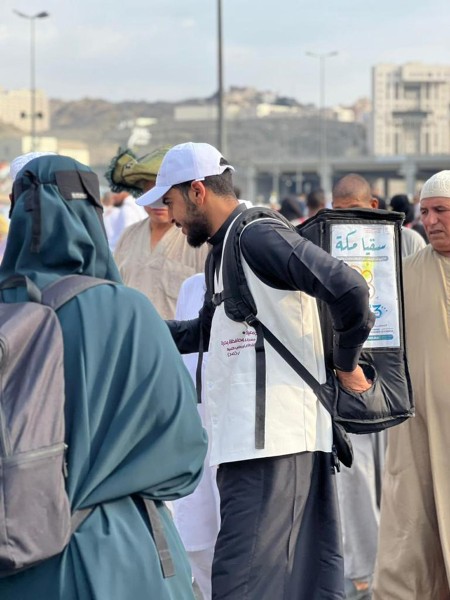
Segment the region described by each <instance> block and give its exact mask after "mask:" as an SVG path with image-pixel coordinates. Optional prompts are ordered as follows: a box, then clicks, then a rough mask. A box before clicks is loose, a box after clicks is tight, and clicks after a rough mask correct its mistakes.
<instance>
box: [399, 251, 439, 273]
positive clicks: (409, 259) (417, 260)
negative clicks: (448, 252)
mask: <svg viewBox="0 0 450 600" xmlns="http://www.w3.org/2000/svg"><path fill="white" fill-rule="evenodd" d="M431 253H432V248H431V246H430V245H429V244H428V245H425V246H424V247H423V248H421V249H420V250H418V251H417V252H414V254H410V255H409V256H406V257H405V258H404V259H403V261H402V263H403V272H404V273H407V272H408V271H411V270H417V269H418V268H420V267H421V266H422V265H424V264H425V263H426V262H427V260H429V258H430V255H431Z"/></svg>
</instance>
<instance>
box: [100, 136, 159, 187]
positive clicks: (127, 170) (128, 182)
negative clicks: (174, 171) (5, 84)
mask: <svg viewBox="0 0 450 600" xmlns="http://www.w3.org/2000/svg"><path fill="white" fill-rule="evenodd" d="M169 149H170V146H164V147H163V148H157V149H156V150H154V151H153V152H150V153H149V154H146V155H145V156H142V157H141V158H137V156H136V155H135V154H134V153H133V151H132V150H130V149H129V148H126V149H124V150H123V149H121V148H119V151H118V153H117V154H116V156H114V158H113V159H112V160H111V163H110V165H109V167H108V170H107V171H106V173H105V177H106V179H107V180H108V181H109V185H110V188H111V191H113V192H128V193H129V194H132V195H133V196H134V197H135V198H137V197H139V196H140V195H141V194H142V193H143V191H144V188H143V182H146V181H147V182H148V181H151V182H155V181H156V176H157V174H158V171H159V167H160V166H161V162H162V159H163V158H164V156H165V154H166V152H167V150H169Z"/></svg>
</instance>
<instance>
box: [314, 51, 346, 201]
mask: <svg viewBox="0 0 450 600" xmlns="http://www.w3.org/2000/svg"><path fill="white" fill-rule="evenodd" d="M337 54H338V52H337V51H336V50H334V51H333V52H323V53H317V52H306V55H307V56H312V57H313V58H318V59H319V115H320V167H319V170H320V173H319V175H320V186H321V187H322V189H323V190H324V191H325V193H327V194H328V193H329V192H330V191H331V190H329V189H328V188H329V183H328V180H329V177H328V149H327V119H326V114H325V61H326V59H327V58H331V57H332V56H337Z"/></svg>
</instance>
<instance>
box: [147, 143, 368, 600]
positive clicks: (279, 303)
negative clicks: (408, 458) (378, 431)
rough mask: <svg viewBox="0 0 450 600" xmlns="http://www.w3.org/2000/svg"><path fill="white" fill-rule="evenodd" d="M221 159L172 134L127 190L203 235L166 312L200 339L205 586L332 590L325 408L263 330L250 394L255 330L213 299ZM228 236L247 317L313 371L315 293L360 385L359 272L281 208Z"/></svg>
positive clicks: (251, 591)
mask: <svg viewBox="0 0 450 600" xmlns="http://www.w3.org/2000/svg"><path fill="white" fill-rule="evenodd" d="M232 171H234V169H233V167H232V166H231V165H229V164H228V162H227V161H226V160H225V159H224V157H223V156H222V155H221V154H220V152H219V151H218V150H216V148H214V147H212V146H210V145H209V144H194V143H187V144H180V145H179V146H175V147H174V148H172V149H171V150H169V151H168V152H167V154H166V155H165V157H164V159H163V161H162V164H161V167H160V169H159V172H158V176H157V179H156V185H155V187H154V188H153V189H152V190H150V191H149V192H147V193H146V194H144V195H143V196H141V197H140V198H139V199H138V202H139V203H140V204H144V205H149V204H152V205H153V206H154V205H155V203H156V202H162V203H163V204H164V205H166V206H167V207H168V208H169V214H170V216H171V217H172V218H173V219H174V221H175V222H176V224H177V225H178V226H179V227H181V228H182V231H183V232H184V233H185V234H186V236H187V240H188V242H189V243H190V244H191V245H192V246H198V245H200V244H202V243H204V242H205V241H208V242H209V243H210V244H211V246H212V250H211V252H210V254H209V256H208V259H207V264H206V267H205V270H206V273H207V282H208V288H207V293H206V297H205V298H206V300H205V303H204V305H203V307H202V310H201V311H200V315H199V318H197V319H194V320H191V321H169V322H168V325H169V327H170V329H171V332H172V336H173V337H174V340H175V342H176V343H177V346H178V348H179V350H180V351H181V352H182V353H188V352H195V351H198V350H199V349H200V345H201V344H203V345H202V349H203V350H208V352H209V354H208V363H207V365H206V368H205V378H204V379H205V380H204V382H203V390H204V396H205V409H206V410H205V412H206V415H207V427H208V431H209V434H210V444H211V445H210V450H211V464H212V465H219V469H218V475H217V483H218V487H219V492H220V501H221V528H220V532H219V536H218V539H217V543H216V547H215V555H214V563H213V573H212V598H213V600H225V599H227V600H256V599H257V600H266V599H267V600H274V599H276V600H293V599H294V598H295V599H297V598H298V599H304V600H307V599H308V600H309V599H312V598H314V600H341V599H343V598H344V581H343V565H342V551H341V539H340V529H339V516H338V506H337V498H336V488H335V481H334V476H333V468H332V462H331V460H332V455H331V449H332V431H331V420H330V416H329V414H328V413H327V412H326V411H325V409H324V408H323V407H322V406H321V405H320V403H319V402H318V401H317V398H316V397H315V395H314V393H313V392H312V390H311V389H310V388H308V386H307V385H306V384H305V383H304V382H303V380H301V378H300V377H299V376H298V375H297V374H296V373H295V372H294V371H293V370H291V369H290V368H289V367H288V366H287V364H286V363H285V362H284V361H283V359H282V358H281V357H280V356H279V355H278V354H277V353H276V352H275V351H273V350H272V349H271V348H270V347H269V345H268V344H266V386H265V387H266V393H265V398H263V410H262V411H261V410H260V409H261V406H260V404H258V399H259V396H258V399H255V388H256V357H255V355H256V353H255V349H256V347H255V330H254V329H253V327H251V326H250V325H248V324H247V323H245V322H236V321H233V320H231V319H229V318H228V316H227V315H226V313H225V310H224V306H223V303H222V304H219V305H217V306H216V307H214V306H213V304H212V301H211V298H212V294H213V293H216V294H217V293H220V292H221V291H222V290H223V281H222V267H221V264H222V253H223V250H224V242H225V239H226V236H227V234H228V232H229V229H230V227H231V225H232V223H233V221H234V219H235V218H236V217H237V216H238V215H239V214H240V213H241V212H243V211H245V210H246V207H245V206H244V205H242V204H239V203H238V200H237V199H236V196H235V194H234V190H233V182H232ZM240 248H241V259H242V265H243V268H244V271H245V275H246V279H247V282H248V284H249V287H250V289H251V292H252V295H253V297H254V300H255V302H256V305H257V309H258V318H259V319H260V321H261V322H263V323H267V324H268V325H269V326H270V329H271V330H272V331H273V332H274V333H275V335H277V337H279V338H281V339H282V340H283V342H284V343H285V344H286V345H287V346H288V347H290V348H291V349H292V350H291V351H292V352H295V354H296V356H297V357H298V358H299V360H301V361H302V362H303V363H304V364H305V365H306V366H307V368H308V369H309V370H310V371H311V372H312V373H313V375H314V376H315V377H317V378H318V379H319V380H321V381H324V377H325V369H324V359H323V348H322V338H321V332H320V325H319V319H318V313H317V306H316V301H315V298H320V299H322V300H323V301H324V302H326V303H327V304H328V306H329V308H330V311H331V313H332V316H333V322H334V328H335V350H334V362H335V366H336V368H337V369H338V371H337V373H338V377H339V379H340V381H341V383H342V384H343V385H345V386H346V387H348V388H350V389H353V390H356V391H364V390H365V389H367V388H368V387H369V384H368V382H367V381H366V379H365V377H364V374H363V373H362V371H361V369H360V368H359V367H358V366H357V364H358V358H359V354H360V350H361V347H362V344H363V343H364V341H365V340H366V338H367V336H368V334H369V331H370V328H371V326H372V324H373V316H372V315H371V313H370V311H369V306H368V289H367V285H366V283H365V281H364V279H363V278H362V277H361V276H360V275H359V274H358V273H356V271H354V270H353V269H350V268H349V267H347V265H345V264H344V263H343V262H342V261H338V260H336V259H334V258H333V257H331V256H330V255H329V254H328V253H326V252H324V251H323V250H321V249H320V248H319V247H318V246H315V245H314V244H312V243H311V242H309V241H307V240H306V239H303V238H302V237H300V236H299V235H298V233H297V232H296V231H294V230H292V229H290V228H289V227H287V226H286V225H285V224H284V223H283V222H281V221H280V222H278V221H277V220H267V219H266V220H256V221H254V222H252V223H251V224H249V225H247V227H246V228H245V230H244V231H243V233H242V234H241V237H240ZM201 340H203V342H201ZM257 415H258V417H257ZM261 430H262V431H263V432H264V433H263V435H262V440H263V441H262V443H261V441H260V440H261V437H258V433H261Z"/></svg>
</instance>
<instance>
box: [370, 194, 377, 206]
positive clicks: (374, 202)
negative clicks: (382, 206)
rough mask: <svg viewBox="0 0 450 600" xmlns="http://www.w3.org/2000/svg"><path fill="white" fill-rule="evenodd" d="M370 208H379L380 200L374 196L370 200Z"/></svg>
mask: <svg viewBox="0 0 450 600" xmlns="http://www.w3.org/2000/svg"><path fill="white" fill-rule="evenodd" d="M370 208H378V200H377V199H376V198H374V197H373V196H372V198H371V199H370Z"/></svg>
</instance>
